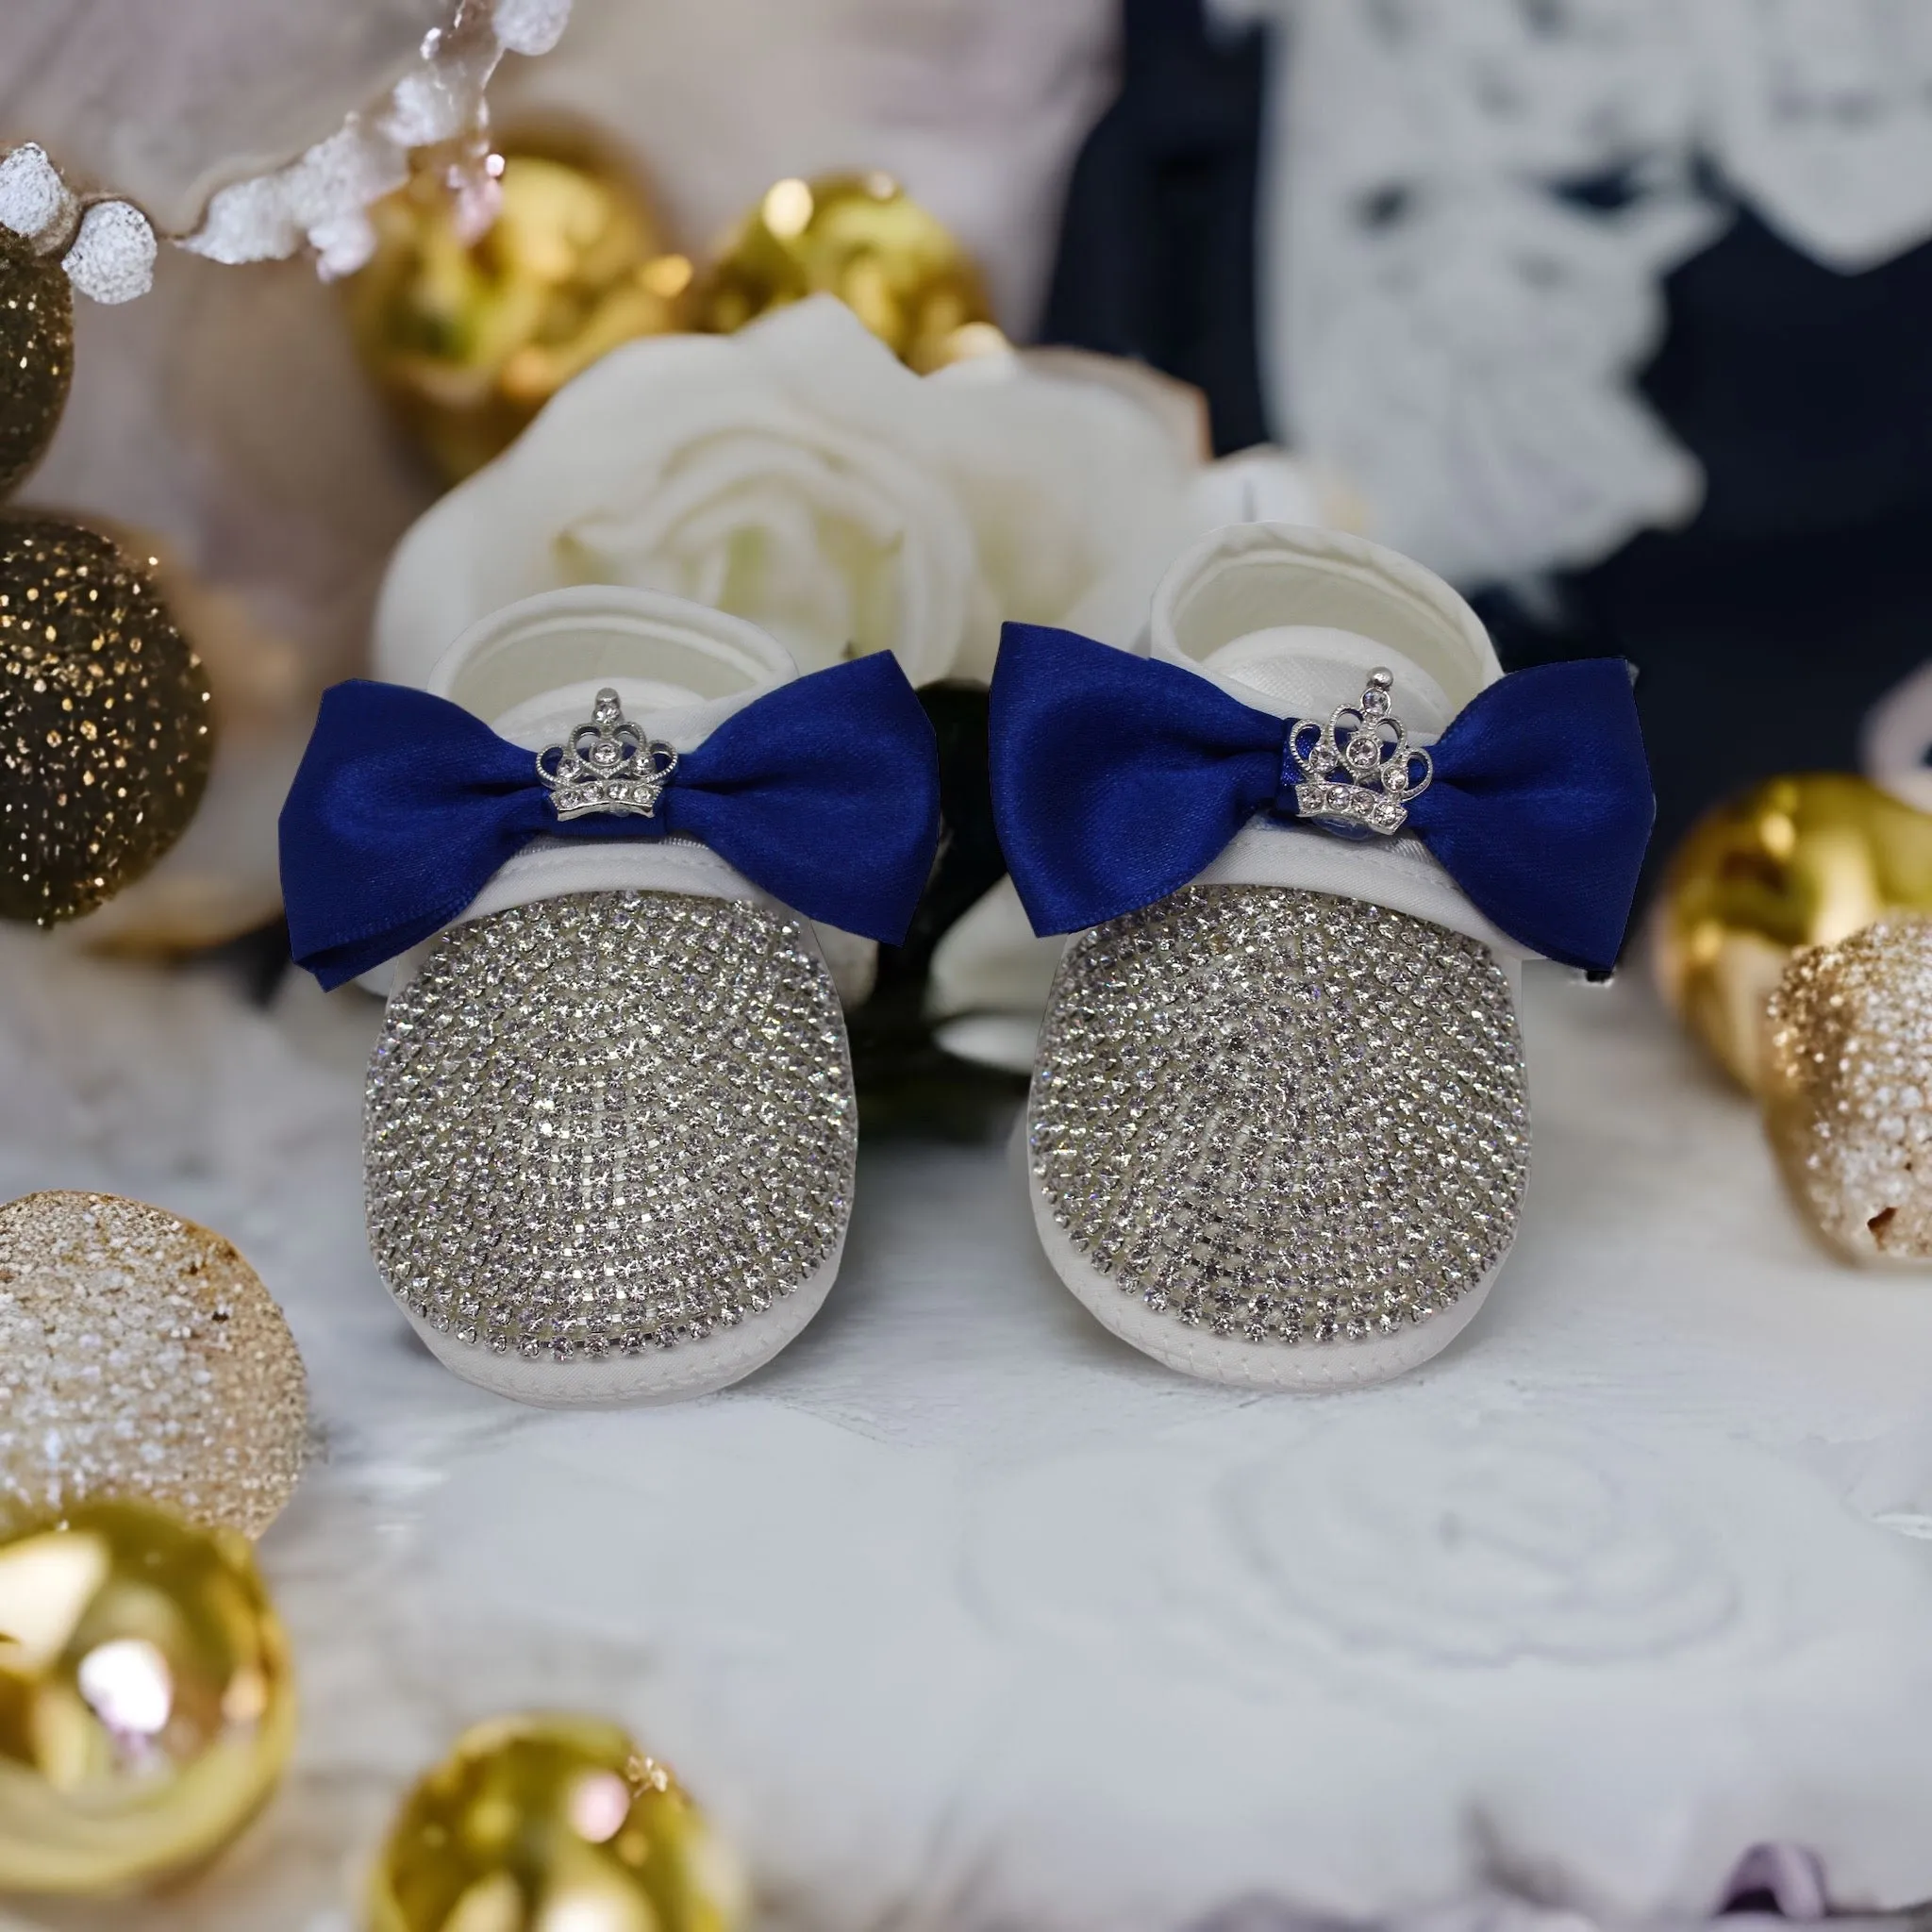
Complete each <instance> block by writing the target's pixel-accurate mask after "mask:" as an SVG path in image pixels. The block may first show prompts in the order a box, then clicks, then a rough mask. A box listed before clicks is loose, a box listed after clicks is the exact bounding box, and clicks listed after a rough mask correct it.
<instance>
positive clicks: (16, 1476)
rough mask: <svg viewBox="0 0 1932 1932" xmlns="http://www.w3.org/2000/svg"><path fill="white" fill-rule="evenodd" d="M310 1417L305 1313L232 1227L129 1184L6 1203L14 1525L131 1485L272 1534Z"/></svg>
mask: <svg viewBox="0 0 1932 1932" xmlns="http://www.w3.org/2000/svg"><path fill="white" fill-rule="evenodd" d="M307 1435H308V1391H307V1383H306V1380H305V1377H304V1375H303V1372H302V1357H300V1356H299V1355H298V1354H297V1353H296V1350H295V1342H294V1338H293V1337H292V1336H291V1335H290V1333H289V1325H288V1324H287V1323H286V1322H284V1321H283V1319H282V1311H281V1310H280V1309H279V1308H278V1307H276V1306H275V1302H274V1300H273V1299H272V1298H271V1296H270V1294H269V1291H268V1290H267V1289H265V1288H264V1287H263V1286H262V1285H261V1279H260V1277H259V1276H258V1274H256V1272H255V1270H254V1269H252V1268H251V1267H250V1266H249V1265H248V1263H247V1262H246V1261H244V1260H243V1259H242V1257H241V1256H240V1255H238V1254H237V1253H236V1252H235V1250H234V1249H233V1248H232V1247H231V1246H230V1245H229V1244H228V1242H226V1241H224V1240H223V1239H222V1237H221V1236H220V1235H218V1234H210V1233H209V1232H208V1229H207V1228H205V1227H197V1226H196V1225H195V1224H193V1223H192V1221H182V1220H179V1219H177V1218H176V1217H175V1215H172V1214H169V1213H166V1212H164V1211H163V1210H162V1209H161V1208H150V1207H148V1206H146V1204H145V1203H143V1202H141V1201H126V1200H123V1199H121V1198H120V1197H119V1196H118V1195H114V1194H80V1193H45V1194H27V1195H25V1196H24V1197H23V1198H22V1199H20V1200H18V1201H10V1202H8V1204H7V1206H6V1207H4V1208H0V1523H4V1522H15V1521H20V1520H23V1519H31V1518H33V1517H36V1516H42V1515H51V1514H53V1513H55V1512H57V1511H58V1510H61V1509H65V1508H71V1507H74V1506H75V1505H76V1504H80V1503H84V1502H92V1501H97V1500H99V1499H102V1498H106V1497H120V1498H127V1499H132V1500H137V1501H142V1502H147V1503H151V1504H155V1505H158V1506H159V1507H163V1508H166V1509H170V1510H173V1511H175V1513H176V1514H178V1515H181V1516H184V1517H187V1518H188V1519H189V1520H191V1521H192V1522H195V1523H199V1524H203V1525H204V1526H206V1527H208V1528H226V1529H233V1530H239V1531H240V1532H241V1533H242V1535H244V1536H259V1535H260V1534H261V1532H262V1531H263V1530H264V1529H266V1528H267V1527H268V1526H269V1524H271V1523H273V1522H274V1521H275V1517H276V1515H277V1514H278V1513H279V1511H280V1510H281V1507H282V1506H283V1505H284V1504H285V1503H286V1502H287V1501H288V1500H289V1496H290V1493H291V1491H293V1489H294V1487H295V1479H296V1477H297V1476H298V1475H299V1474H301V1470H302V1457H303V1452H304V1446H305V1443H306V1440H307Z"/></svg>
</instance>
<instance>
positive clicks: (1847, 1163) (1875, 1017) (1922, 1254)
mask: <svg viewBox="0 0 1932 1932" xmlns="http://www.w3.org/2000/svg"><path fill="white" fill-rule="evenodd" d="M1765 1022H1766V1026H1765V1041H1766V1045H1765V1067H1764V1124H1765V1129H1766V1131H1767V1132H1768V1133H1769V1134H1770V1136H1771V1143H1772V1146H1773V1148H1774V1150H1775V1151H1776V1154H1777V1158H1778V1165H1779V1166H1780V1167H1781V1168H1782V1169H1783V1171H1784V1176H1785V1181H1786V1184H1787V1186H1788V1187H1789V1188H1790V1191H1791V1193H1792V1195H1793V1197H1794V1198H1795V1199H1796V1201H1797V1202H1798V1205H1799V1206H1800V1208H1803V1209H1804V1211H1805V1212H1806V1214H1807V1216H1808V1218H1809V1219H1810V1221H1811V1222H1812V1224H1813V1225H1814V1226H1815V1227H1816V1228H1817V1229H1818V1231H1819V1233H1820V1234H1822V1235H1823V1236H1824V1239H1825V1240H1826V1241H1829V1242H1830V1243H1831V1245H1832V1246H1833V1247H1835V1248H1836V1249H1837V1250H1838V1251H1839V1253H1840V1254H1841V1255H1843V1256H1844V1257H1846V1258H1847V1259H1849V1260H1853V1261H1866V1262H1872V1261H1903V1262H1922V1263H1923V1262H1926V1261H1932V1104H1928V1103H1932V919H1927V918H1923V917H1917V916H1911V915H1900V916H1897V917H1891V918H1886V919H1881V920H1878V921H1877V922H1876V923H1875V924H1871V925H1868V926H1866V927H1865V928H1864V929H1863V930H1862V931H1860V932H1857V933H1854V934H1853V936H1852V937H1851V938H1850V939H1848V940H1844V941H1840V943H1839V944H1837V945H1833V946H1812V947H1807V949H1806V950H1804V951H1802V952H1800V953H1798V954H1797V955H1796V956H1795V957H1794V958H1792V960H1791V963H1790V965H1789V966H1788V967H1787V968H1786V969H1785V973H1784V977H1783V978H1782V979H1781V980H1780V981H1779V982H1778V985H1777V990H1776V991H1774V993H1773V994H1772V997H1771V1002H1770V1006H1769V1008H1768V1009H1767V1011H1766V1015H1765Z"/></svg>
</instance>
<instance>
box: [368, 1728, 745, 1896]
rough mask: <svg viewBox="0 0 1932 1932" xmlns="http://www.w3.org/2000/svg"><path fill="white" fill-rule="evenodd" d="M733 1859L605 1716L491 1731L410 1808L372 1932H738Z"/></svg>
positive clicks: (405, 1809) (459, 1751)
mask: <svg viewBox="0 0 1932 1932" xmlns="http://www.w3.org/2000/svg"><path fill="white" fill-rule="evenodd" d="M747 1910H748V1907H747V1903H746V1894H745V1885H744V1881H743V1878H742V1876H741V1873H740V1871H739V1868H738V1865H737V1862H736V1860H735V1859H734V1858H733V1857H731V1856H730V1854H729V1852H728V1851H727V1850H726V1848H725V1846H724V1842H723V1841H722V1840H719V1839H718V1838H716V1837H715V1836H714V1835H713V1834H712V1832H711V1829H710V1827H709V1825H708V1824H707V1823H706V1821H705V1818H704V1814H703V1813H702V1812H700V1811H699V1810H698V1809H697V1807H695V1806H694V1805H693V1804H692V1803H691V1800H690V1799H689V1798H688V1797H687V1796H686V1795H685V1793H684V1791H683V1790H682V1788H681V1787H680V1786H679V1785H678V1783H677V1781H676V1779H675V1778H674V1777H673V1776H672V1775H671V1774H670V1773H669V1772H668V1771H667V1770H666V1769H665V1768H664V1767H663V1766H662V1765H661V1764H658V1763H657V1762H655V1761H654V1760H653V1759H652V1758H650V1757H646V1756H645V1755H644V1754H643V1753H642V1752H641V1751H640V1750H639V1749H638V1747H637V1745H636V1744H634V1743H633V1742H632V1741H631V1740H630V1739H629V1738H628V1737H627V1736H625V1733H624V1732H623V1731H622V1730H620V1729H619V1728H618V1727H617V1726H616V1725H615V1724H606V1723H604V1722H602V1721H600V1720H598V1719H595V1718H587V1717H570V1716H523V1717H506V1718H497V1719H492V1720H491V1721H490V1722H488V1723H485V1724H477V1725H475V1727H474V1728H472V1729H470V1730H468V1731H466V1732H464V1734H463V1735H462V1736H461V1737H460V1738H459V1739H458V1740H457V1743H456V1747H455V1749H454V1750H452V1751H451V1753H450V1755H449V1756H448V1757H446V1758H444V1759H443V1761H442V1762H441V1764H439V1765H438V1766H436V1768H435V1769H434V1770H433V1771H431V1772H430V1773H429V1774H427V1775H426V1776H425V1777H424V1778H423V1780H422V1781H421V1782H420V1783H419V1784H418V1785H417V1786H416V1788H415V1789H414V1790H412V1791H411V1792H410V1793H409V1794H408V1797H407V1798H406V1799H405V1800H404V1802H403V1806H402V1809H401V1811H400V1812H399V1813H398V1814H397V1817H396V1821H395V1824H394V1825H393V1826H392V1827H391V1831H390V1835H389V1839H388V1841H387V1843H386V1844H385V1845H384V1847H383V1850H382V1854H381V1857H380V1859H379V1861H378V1863H377V1865H376V1868H375V1874H374V1876H373V1878H372V1881H371V1885H370V1903H369V1916H368V1921H367V1927H368V1932H482V1928H484V1927H488V1928H489V1932H550V1928H552V1927H558V1928H560V1927H563V1926H565V1925H570V1926H582V1927H584V1928H585V1932H590V1928H591V1927H592V1926H594V1927H595V1928H596V1932H733V1928H735V1927H738V1926H740V1925H742V1924H744V1923H745V1917H746V1913H747Z"/></svg>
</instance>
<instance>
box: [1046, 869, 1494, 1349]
mask: <svg viewBox="0 0 1932 1932" xmlns="http://www.w3.org/2000/svg"><path fill="white" fill-rule="evenodd" d="M1028 1128H1029V1136H1030V1141H1031V1145H1032V1158H1033V1172H1034V1174H1035V1175H1036V1176H1037V1178H1038V1180H1039V1183H1040V1186H1041V1189H1042V1191H1043V1192H1044V1194H1045V1197H1046V1200H1047V1203H1048V1205H1049V1206H1050V1207H1051V1208H1052V1210H1053V1217H1054V1220H1055V1222H1056V1223H1057V1224H1058V1225H1059V1226H1060V1227H1062V1228H1064V1229H1065V1230H1066V1232H1067V1235H1068V1237H1069V1238H1070V1239H1071V1241H1073V1243H1074V1247H1075V1249H1076V1250H1077V1251H1078V1252H1079V1254H1080V1255H1081V1257H1083V1258H1084V1259H1085V1261H1086V1262H1087V1264H1088V1265H1089V1266H1090V1267H1091V1268H1093V1269H1095V1270H1097V1271H1098V1272H1099V1273H1100V1274H1103V1275H1106V1276H1108V1277H1110V1278H1111V1279H1112V1280H1113V1282H1114V1283H1115V1284H1116V1285H1117V1286H1118V1287H1119V1288H1120V1290H1121V1291H1122V1292H1123V1293H1124V1294H1131V1295H1134V1296H1136V1297H1138V1298H1139V1299H1141V1301H1142V1302H1144V1304H1145V1305H1146V1306H1147V1307H1149V1308H1151V1309H1153V1310H1155V1311H1156V1312H1157V1313H1165V1314H1168V1315H1170V1316H1172V1317H1173V1319H1174V1321H1175V1322H1178V1323H1182V1324H1188V1325H1190V1326H1195V1327H1200V1328H1203V1329H1205V1330H1208V1331H1210V1332H1211V1333H1213V1334H1215V1335H1217V1336H1224V1337H1231V1338H1238V1339H1245V1340H1246V1341H1252V1342H1257V1343H1262V1344H1267V1345H1273V1346H1288V1347H1292V1346H1294V1345H1296V1344H1299V1343H1306V1342H1328V1341H1366V1340H1369V1339H1372V1338H1374V1337H1378V1336H1387V1335H1393V1334H1395V1333H1397V1332H1399V1331H1400V1330H1401V1329H1402V1328H1403V1327H1405V1326H1406V1325H1407V1324H1409V1323H1412V1322H1421V1321H1424V1320H1426V1319H1427V1318H1428V1317H1429V1316H1431V1315H1433V1314H1436V1313H1438V1312H1439V1311H1440V1310H1441V1309H1443V1308H1446V1307H1449V1306H1450V1305H1451V1304H1452V1303H1454V1302H1456V1301H1457V1299H1459V1298H1460V1297H1461V1296H1462V1295H1464V1294H1466V1293H1467V1292H1468V1291H1470V1290H1471V1289H1473V1288H1474V1287H1475V1286H1476V1285H1477V1284H1478V1283H1479V1282H1481V1281H1482V1280H1483V1279H1484V1278H1485V1277H1486V1276H1487V1275H1488V1274H1489V1273H1490V1271H1491V1269H1492V1268H1494V1267H1495V1265H1496V1264H1497V1262H1498V1261H1500V1260H1501V1258H1502V1257H1503V1255H1504V1253H1505V1252H1506V1251H1507V1248H1508V1245H1509V1241H1510V1239H1511V1237H1512V1235H1513V1233H1514V1231H1515V1224H1516V1215H1517V1208H1518V1204H1519V1202H1520V1200H1521V1197H1522V1193H1523V1188H1524V1181H1525V1179H1526V1178H1527V1175H1528V1169H1529V1113H1528V1106H1527V1102H1526V1099H1525V1094H1524V1072H1523V1046H1522V1041H1521V1038H1520V1036H1519V1035H1518V1032H1517V1027H1516V1015H1515V1008H1514V1007H1513V1005H1512V1003H1511V1000H1510V996H1509V988H1508V983H1507V980H1506V979H1505V978H1504V976H1503V974H1502V971H1501V969H1500V968H1499V967H1498V966H1497V964H1496V962H1495V960H1494V959H1493V958H1491V955H1490V953H1489V951H1488V950H1487V949H1486V948H1485V947H1483V946H1482V945H1480V944H1478V943H1477V942H1476V941H1474V940H1470V939H1465V938H1463V937H1461V936H1460V935H1459V934H1457V933H1451V932H1447V931H1444V930H1443V929H1442V928H1441V926H1437V925H1431V924H1427V923H1425V922H1424V921H1422V920H1419V919H1411V918H1409V917H1407V915H1406V914H1403V913H1400V912H1391V911H1388V910H1386V909H1385V908H1381V907H1377V906H1367V905H1363V904H1361V903H1359V902H1358V901H1357V900H1353V899H1338V898H1330V897H1327V896H1325V895H1324V894H1321V893H1316V892H1305V891H1288V890H1284V889H1280V888H1274V887H1250V886H1206V887H1202V886H1196V887H1190V888H1188V889H1186V890H1185V891H1180V892H1176V893H1175V894H1174V896H1173V897H1172V898H1169V899H1164V900H1162V901H1160V902H1159V903H1158V905H1155V906H1152V907H1149V908H1147V909H1145V910H1144V911H1141V912H1135V913H1130V914H1128V915H1127V916H1126V917H1125V918H1124V919H1117V920H1113V921H1111V922H1110V923H1109V924H1106V925H1102V926H1098V927H1096V928H1095V929H1094V930H1093V931H1092V932H1091V933H1088V934H1086V935H1084V936H1083V937H1082V938H1080V939H1078V940H1076V941H1074V944H1073V945H1072V946H1070V947H1069V948H1068V950H1067V956H1066V958H1065V960H1064V962H1063V963H1062V964H1061V967H1060V971H1059V977H1058V981H1057V982H1056V985H1055V989H1054V997H1053V1002H1052V1005H1051V1006H1050V1008H1048V1013H1047V1022H1046V1027H1045V1030H1044V1032H1043V1033H1042V1035H1041V1047H1040V1058H1039V1061H1038V1064H1037V1066H1036V1068H1035V1072H1034V1075H1033V1091H1032V1096H1031V1100H1030V1102H1029V1106H1028Z"/></svg>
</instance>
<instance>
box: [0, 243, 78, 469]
mask: <svg viewBox="0 0 1932 1932" xmlns="http://www.w3.org/2000/svg"><path fill="white" fill-rule="evenodd" d="M73 380H74V285H73V284H72V283H71V282H70V281H69V280H68V279H67V272H66V270H64V269H63V268H62V267H61V266H60V263H59V261H58V258H56V257H54V256H51V255H36V254H35V253H34V251H33V249H32V248H31V247H30V246H29V245H28V243H27V242H25V240H23V239H22V238H21V237H20V236H18V235H16V234H14V233H13V231H12V230H11V229H10V228H6V227H0V496H5V495H7V494H8V491H11V490H13V489H14V488H15V487H16V486H17V485H18V484H19V483H20V481H21V480H22V478H23V477H25V475H26V473H27V472H28V471H29V470H31V469H32V468H33V466H34V465H35V464H36V463H37V462H39V461H40V459H41V456H42V452H43V451H44V450H45V449H46V447H47V445H48V444H49V443H50V442H52V441H53V440H54V431H55V429H56V428H57V427H58V425H59V422H60V411H61V410H62V409H64V408H66V407H67V391H68V387H69V385H70V384H71V383H72V382H73Z"/></svg>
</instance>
